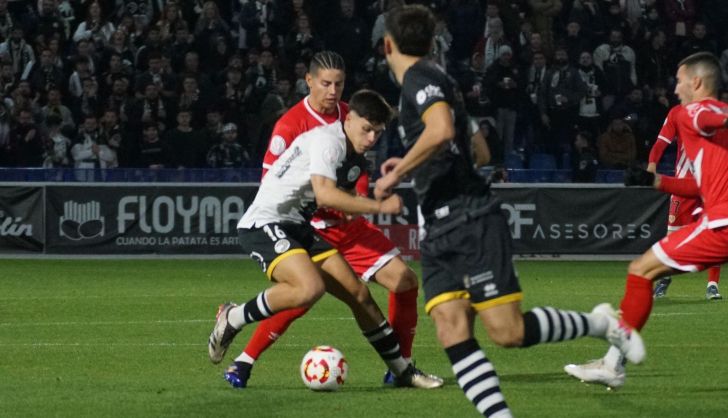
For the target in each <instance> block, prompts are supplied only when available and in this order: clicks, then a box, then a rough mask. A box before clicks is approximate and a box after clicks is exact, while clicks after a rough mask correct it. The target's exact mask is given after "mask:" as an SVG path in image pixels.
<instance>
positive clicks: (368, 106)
mask: <svg viewBox="0 0 728 418" xmlns="http://www.w3.org/2000/svg"><path fill="white" fill-rule="evenodd" d="M349 111H350V112H355V113H356V114H357V115H359V116H361V117H363V118H364V119H366V120H368V121H369V122H370V123H371V124H373V125H379V124H387V123H388V122H389V121H390V120H391V119H392V108H391V107H390V106H389V104H388V103H387V101H386V100H384V97H382V95H381V94H379V93H377V92H376V91H373V90H359V91H357V92H356V93H354V95H353V96H351V99H350V100H349Z"/></svg>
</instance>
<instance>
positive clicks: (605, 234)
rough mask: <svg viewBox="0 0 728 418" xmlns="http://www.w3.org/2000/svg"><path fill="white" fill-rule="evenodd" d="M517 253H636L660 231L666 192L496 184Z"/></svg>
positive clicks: (662, 232) (662, 231) (664, 221)
mask: <svg viewBox="0 0 728 418" xmlns="http://www.w3.org/2000/svg"><path fill="white" fill-rule="evenodd" d="M494 193H495V194H496V195H497V196H498V197H500V198H501V199H502V200H503V204H502V205H501V208H502V209H503V210H504V211H505V213H506V216H507V218H508V224H509V225H510V227H511V235H512V236H513V242H514V249H515V252H516V253H517V254H522V255H527V254H639V253H642V252H644V251H645V250H646V249H648V248H649V247H650V246H651V245H652V244H653V243H654V242H655V241H657V240H659V239H660V238H662V237H663V236H664V235H665V231H666V228H667V209H668V196H667V195H665V194H663V193H659V192H657V191H654V190H652V189H647V188H621V187H616V188H597V187H593V188H589V187H584V188H572V187H568V188H567V187H564V188H559V187H549V188H530V187H529V188H508V187H504V188H496V189H494Z"/></svg>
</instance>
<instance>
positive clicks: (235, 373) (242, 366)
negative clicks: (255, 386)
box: [225, 361, 253, 389]
mask: <svg viewBox="0 0 728 418" xmlns="http://www.w3.org/2000/svg"><path fill="white" fill-rule="evenodd" d="M252 369H253V365H252V364H250V363H245V362H244V361H236V362H234V363H233V364H231V365H230V367H228V369H227V370H226V371H225V380H227V382H228V383H230V386H232V387H234V388H237V389H244V388H245V387H247V386H248V379H250V372H251V371H252Z"/></svg>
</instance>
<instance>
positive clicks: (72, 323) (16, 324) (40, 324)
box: [0, 316, 354, 327]
mask: <svg viewBox="0 0 728 418" xmlns="http://www.w3.org/2000/svg"><path fill="white" fill-rule="evenodd" d="M353 319H354V318H353V317H351V316H346V317H311V318H305V319H303V321H348V320H353ZM208 322H209V323H212V322H215V320H214V319H170V320H156V321H88V322H87V321H70V322H0V327H21V326H22V327H28V326H35V327H63V326H76V325H83V326H93V325H97V326H105V325H144V324H186V323H208Z"/></svg>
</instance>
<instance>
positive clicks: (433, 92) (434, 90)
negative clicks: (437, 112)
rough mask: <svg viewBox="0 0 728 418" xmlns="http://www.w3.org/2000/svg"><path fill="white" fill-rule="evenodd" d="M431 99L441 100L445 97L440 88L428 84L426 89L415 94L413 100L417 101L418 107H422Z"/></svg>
mask: <svg viewBox="0 0 728 418" xmlns="http://www.w3.org/2000/svg"><path fill="white" fill-rule="evenodd" d="M431 97H439V98H443V97H445V95H444V94H443V93H442V89H441V88H440V87H438V86H433V85H432V84H428V85H427V87H425V88H424V89H422V90H420V91H418V92H417V95H416V96H415V100H417V104H418V105H422V104H424V103H425V102H426V101H427V99H429V98H431Z"/></svg>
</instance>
